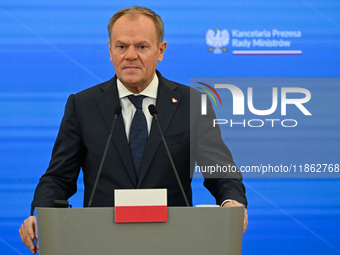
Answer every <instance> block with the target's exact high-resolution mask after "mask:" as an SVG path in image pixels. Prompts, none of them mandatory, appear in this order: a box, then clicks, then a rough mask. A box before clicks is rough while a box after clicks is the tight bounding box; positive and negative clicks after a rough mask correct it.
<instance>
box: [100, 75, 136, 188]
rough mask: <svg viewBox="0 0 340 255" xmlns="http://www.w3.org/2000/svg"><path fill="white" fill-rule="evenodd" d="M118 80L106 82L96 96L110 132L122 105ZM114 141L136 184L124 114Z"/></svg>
mask: <svg viewBox="0 0 340 255" xmlns="http://www.w3.org/2000/svg"><path fill="white" fill-rule="evenodd" d="M116 80H117V79H116V77H114V78H113V79H112V80H111V81H109V82H108V84H105V85H104V86H103V87H102V90H103V93H101V94H99V95H98V96H96V98H95V100H96V103H97V106H98V108H99V111H100V113H101V116H102V118H103V119H104V122H105V126H106V128H107V130H108V133H110V131H111V128H112V122H113V117H114V109H115V107H116V106H117V105H120V101H119V97H118V90H117V84H116ZM112 142H113V144H114V145H115V147H116V150H117V151H118V154H119V156H120V158H121V160H122V162H123V164H124V166H125V168H126V170H127V172H128V174H129V176H130V178H131V181H132V182H133V183H134V185H135V186H136V185H137V176H136V172H135V170H134V166H133V163H132V157H131V153H130V147H129V144H128V142H127V138H126V133H125V126H124V121H123V118H122V115H120V116H119V117H118V119H117V122H116V126H115V130H114V131H113V135H112ZM113 167H114V166H113ZM113 170H114V169H113Z"/></svg>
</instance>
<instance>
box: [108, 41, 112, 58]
mask: <svg viewBox="0 0 340 255" xmlns="http://www.w3.org/2000/svg"><path fill="white" fill-rule="evenodd" d="M107 42H108V43H109V51H110V61H111V62H112V54H111V41H110V39H108V40H107Z"/></svg>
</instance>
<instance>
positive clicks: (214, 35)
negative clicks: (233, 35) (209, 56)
mask: <svg viewBox="0 0 340 255" xmlns="http://www.w3.org/2000/svg"><path fill="white" fill-rule="evenodd" d="M205 40H206V42H207V44H208V45H209V46H211V48H209V51H210V52H211V51H212V52H213V53H215V54H221V53H222V52H223V51H224V52H226V51H227V49H226V48H224V46H226V45H228V44H229V40H230V35H229V32H228V30H227V29H223V30H222V31H221V30H220V29H219V28H216V32H215V31H214V30H212V29H209V30H208V31H207V33H206V35H205Z"/></svg>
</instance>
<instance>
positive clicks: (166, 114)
mask: <svg viewBox="0 0 340 255" xmlns="http://www.w3.org/2000/svg"><path fill="white" fill-rule="evenodd" d="M157 76H158V78H159V86H158V93H157V102H156V108H157V115H158V120H159V124H160V126H161V130H162V132H163V134H165V133H166V131H167V129H168V127H169V125H170V122H171V120H172V118H173V116H174V114H175V112H176V109H177V106H178V104H179V103H180V99H181V95H180V94H178V93H177V92H175V89H176V88H177V86H176V85H175V84H174V83H170V82H168V81H167V80H166V79H164V78H163V77H162V76H161V74H160V73H159V72H157ZM176 100H177V101H176ZM161 142H162V140H161V136H160V134H159V130H158V127H157V123H156V121H155V120H154V119H153V121H152V125H151V130H150V135H149V138H148V143H147V145H146V149H145V154H144V159H143V165H142V169H141V174H140V178H139V181H138V185H137V188H138V187H139V186H140V184H141V182H142V181H143V178H144V177H145V175H146V173H147V171H148V169H149V167H150V164H151V162H152V160H153V159H154V157H155V154H156V152H157V150H158V149H159V145H160V143H161Z"/></svg>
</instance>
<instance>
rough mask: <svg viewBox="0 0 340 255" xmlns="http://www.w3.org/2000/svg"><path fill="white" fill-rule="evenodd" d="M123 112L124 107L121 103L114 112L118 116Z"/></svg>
mask: <svg viewBox="0 0 340 255" xmlns="http://www.w3.org/2000/svg"><path fill="white" fill-rule="evenodd" d="M121 112H122V107H121V106H120V105H117V106H116V108H115V111H114V114H115V115H116V114H117V116H119V115H120V113H121Z"/></svg>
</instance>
